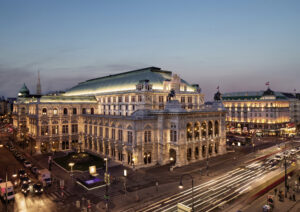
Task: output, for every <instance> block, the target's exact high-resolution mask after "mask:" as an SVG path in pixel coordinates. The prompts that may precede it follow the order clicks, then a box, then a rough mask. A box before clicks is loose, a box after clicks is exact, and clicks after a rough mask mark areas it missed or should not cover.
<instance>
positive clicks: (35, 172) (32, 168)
mask: <svg viewBox="0 0 300 212" xmlns="http://www.w3.org/2000/svg"><path fill="white" fill-rule="evenodd" d="M37 170H38V168H37V167H36V166H33V167H31V169H30V171H31V172H32V173H33V174H37Z"/></svg>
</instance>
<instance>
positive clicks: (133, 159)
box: [132, 158, 135, 170]
mask: <svg viewBox="0 0 300 212" xmlns="http://www.w3.org/2000/svg"><path fill="white" fill-rule="evenodd" d="M134 161H135V158H132V169H133V170H134Z"/></svg>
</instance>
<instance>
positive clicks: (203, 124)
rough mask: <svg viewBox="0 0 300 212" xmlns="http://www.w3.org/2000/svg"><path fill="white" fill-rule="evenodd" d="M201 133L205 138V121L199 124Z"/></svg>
mask: <svg viewBox="0 0 300 212" xmlns="http://www.w3.org/2000/svg"><path fill="white" fill-rule="evenodd" d="M201 133H202V138H205V137H206V135H207V132H206V122H203V123H202V124H201Z"/></svg>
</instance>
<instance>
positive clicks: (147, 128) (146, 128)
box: [144, 124, 152, 130]
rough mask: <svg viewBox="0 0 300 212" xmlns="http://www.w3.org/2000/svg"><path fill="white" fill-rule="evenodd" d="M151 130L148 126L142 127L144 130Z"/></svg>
mask: <svg viewBox="0 0 300 212" xmlns="http://www.w3.org/2000/svg"><path fill="white" fill-rule="evenodd" d="M151 129H152V127H151V125H150V124H147V125H145V126H144V130H151Z"/></svg>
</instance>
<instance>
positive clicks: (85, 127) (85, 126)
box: [84, 125, 87, 133]
mask: <svg viewBox="0 0 300 212" xmlns="http://www.w3.org/2000/svg"><path fill="white" fill-rule="evenodd" d="M84 133H87V125H84Z"/></svg>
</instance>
